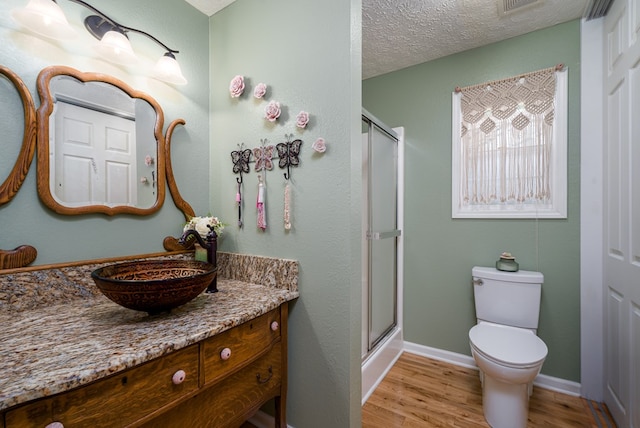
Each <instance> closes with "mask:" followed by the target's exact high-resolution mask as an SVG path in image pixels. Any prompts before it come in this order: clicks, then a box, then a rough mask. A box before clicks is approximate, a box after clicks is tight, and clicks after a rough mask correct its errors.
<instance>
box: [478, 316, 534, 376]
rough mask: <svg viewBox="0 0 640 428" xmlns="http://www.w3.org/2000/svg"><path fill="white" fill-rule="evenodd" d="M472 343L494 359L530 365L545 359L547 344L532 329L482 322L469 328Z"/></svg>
mask: <svg viewBox="0 0 640 428" xmlns="http://www.w3.org/2000/svg"><path fill="white" fill-rule="evenodd" d="M469 340H470V341H471V344H472V345H473V346H474V347H475V348H476V350H478V351H479V352H481V353H482V354H484V355H485V356H487V357H488V358H490V359H492V360H496V361H498V362H502V363H504V364H507V365H512V366H529V365H532V364H536V363H538V362H540V361H542V360H544V359H545V357H546V356H547V345H545V343H544V342H543V341H542V339H540V338H539V337H538V336H536V335H535V334H533V332H532V331H530V330H524V329H521V328H516V327H510V326H504V325H497V324H487V323H480V324H477V325H475V326H473V327H472V328H471V330H469Z"/></svg>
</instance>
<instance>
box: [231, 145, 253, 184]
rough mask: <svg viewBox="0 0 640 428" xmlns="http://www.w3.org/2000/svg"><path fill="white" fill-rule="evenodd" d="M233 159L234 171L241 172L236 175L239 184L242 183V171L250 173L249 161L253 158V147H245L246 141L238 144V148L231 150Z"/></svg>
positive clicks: (235, 172)
mask: <svg viewBox="0 0 640 428" xmlns="http://www.w3.org/2000/svg"><path fill="white" fill-rule="evenodd" d="M231 160H232V161H233V173H234V174H240V177H236V181H237V182H238V184H241V183H242V173H245V174H248V173H249V161H250V160H251V149H244V143H243V144H238V150H234V151H232V152H231Z"/></svg>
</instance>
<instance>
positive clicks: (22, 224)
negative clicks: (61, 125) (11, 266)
mask: <svg viewBox="0 0 640 428" xmlns="http://www.w3.org/2000/svg"><path fill="white" fill-rule="evenodd" d="M102 3H103V4H98V3H96V4H95V6H97V7H98V9H101V10H102V11H103V12H104V13H106V14H107V15H109V16H111V17H112V18H113V19H115V20H118V21H120V22H121V23H122V24H123V25H127V26H131V27H135V28H138V29H141V30H143V31H147V32H149V33H151V34H152V35H154V36H155V37H157V38H158V39H159V40H161V41H162V42H163V43H165V44H166V45H168V46H170V47H171V48H173V49H178V50H180V53H179V54H178V55H177V58H178V60H179V62H180V65H181V67H182V72H183V74H184V75H185V77H186V78H187V79H188V80H189V84H188V85H186V86H177V87H176V86H171V85H168V84H165V83H163V82H160V81H157V80H155V79H152V78H150V77H147V74H146V71H147V69H148V68H149V67H153V65H154V64H155V61H157V59H158V58H159V57H160V56H162V54H163V53H164V51H163V49H162V48H161V47H160V46H158V45H156V44H154V43H153V42H151V41H150V40H149V39H147V38H146V37H144V36H141V35H138V34H131V35H130V40H131V44H132V46H133V48H134V50H135V51H136V53H137V54H138V56H139V57H140V59H141V60H140V62H139V63H138V64H137V65H135V66H130V67H120V66H116V65H113V64H111V63H107V62H105V61H103V60H100V59H99V58H98V57H97V55H96V54H94V49H93V46H94V45H95V43H96V42H97V41H96V40H95V39H94V38H93V37H92V36H91V35H90V34H89V33H88V32H87V31H86V30H85V29H84V26H83V22H82V20H83V19H84V16H86V15H88V10H87V9H85V8H83V7H81V6H79V5H77V4H75V3H71V2H70V1H67V0H61V1H60V2H59V5H60V6H61V8H62V9H63V10H64V12H65V14H66V16H67V18H68V20H69V22H70V24H71V25H72V26H74V27H75V28H76V30H77V32H78V35H77V37H76V39H74V40H69V41H53V40H48V39H47V40H45V39H44V38H41V37H38V36H34V35H32V34H31V33H29V32H27V31H26V30H22V29H21V28H20V27H19V26H18V24H16V23H15V22H13V20H12V18H11V15H10V11H11V10H12V9H14V8H19V7H24V6H25V5H26V4H27V1H26V0H3V1H2V3H1V4H0V12H1V13H0V64H2V65H4V66H6V67H8V68H10V69H11V70H13V71H14V72H15V73H16V74H18V75H19V76H20V77H21V78H22V80H23V81H24V82H25V84H26V85H27V86H28V87H29V89H30V91H31V93H32V96H33V97H34V100H35V102H36V107H37V106H39V104H40V103H39V98H38V95H37V91H36V77H37V75H38V73H39V72H40V70H41V69H42V68H44V67H47V66H50V65H67V66H71V67H74V68H76V69H78V70H81V71H97V72H102V73H106V74H111V75H113V76H115V77H117V78H119V79H121V80H123V81H125V82H126V83H128V84H129V85H130V86H132V87H134V88H136V89H138V90H141V91H144V92H147V93H149V94H151V95H152V96H153V97H154V98H155V99H156V100H157V101H158V102H159V103H160V105H161V106H162V108H163V110H164V115H165V126H164V128H165V129H166V127H167V125H168V124H169V122H170V121H172V120H174V119H176V118H184V119H185V120H186V121H187V125H186V127H183V128H181V127H178V128H176V131H175V133H174V141H173V144H172V158H173V166H174V171H175V175H176V180H177V181H178V185H179V187H180V191H181V192H182V195H183V197H184V198H185V199H186V200H187V201H189V202H190V203H191V204H192V205H193V207H194V209H196V210H197V211H199V212H203V211H205V212H206V211H207V210H208V205H209V194H210V184H209V180H207V176H208V168H209V162H208V158H209V144H208V141H209V123H208V117H209V97H208V92H209V73H208V67H209V63H208V59H209V44H208V34H209V27H208V24H209V19H208V18H207V17H206V16H205V15H203V14H202V13H200V12H199V11H197V10H196V9H194V8H193V7H191V6H189V5H188V4H187V3H185V2H184V1H183V0H162V1H156V0H139V1H135V2H131V1H128V0H112V1H109V2H102ZM0 99H2V102H1V103H0V129H1V130H2V142H1V144H0V147H1V148H2V155H1V156H0V182H2V181H4V180H5V178H6V177H7V174H8V173H9V171H10V170H11V168H12V167H13V163H14V161H15V159H16V157H17V155H18V151H19V147H20V144H21V141H22V130H23V123H24V121H23V113H22V104H21V102H20V99H19V97H18V95H17V93H16V91H15V89H13V87H12V86H11V85H10V83H9V82H8V80H6V79H0ZM5 100H6V101H5ZM183 224H184V217H183V215H182V214H181V213H180V211H178V210H177V209H176V208H175V206H174V204H173V202H172V199H171V196H170V195H169V193H168V192H167V199H166V201H165V204H164V206H163V207H162V209H161V210H160V211H159V212H157V213H155V214H154V215H151V216H146V217H137V216H129V215H121V216H115V217H108V216H105V215H82V216H60V215H57V214H55V213H54V212H53V211H50V210H49V209H47V208H46V207H45V206H44V205H42V203H41V202H40V201H39V199H38V195H37V192H36V164H35V158H34V162H33V164H32V165H31V169H30V171H29V174H28V176H27V179H26V181H25V183H24V184H23V185H22V188H21V189H20V191H19V192H18V194H17V195H16V197H15V198H14V199H13V200H12V201H11V202H10V203H8V204H5V205H2V206H0V248H3V249H12V248H15V247H17V246H18V245H21V244H31V245H33V246H35V247H36V248H37V249H38V258H37V259H36V262H35V264H47V263H56V262H63V261H69V260H86V259H93V258H99V257H109V256H117V255H129V254H140V253H150V252H156V251H163V247H162V240H163V238H164V237H165V236H168V235H172V236H178V235H179V234H180V233H181V231H182V225H183Z"/></svg>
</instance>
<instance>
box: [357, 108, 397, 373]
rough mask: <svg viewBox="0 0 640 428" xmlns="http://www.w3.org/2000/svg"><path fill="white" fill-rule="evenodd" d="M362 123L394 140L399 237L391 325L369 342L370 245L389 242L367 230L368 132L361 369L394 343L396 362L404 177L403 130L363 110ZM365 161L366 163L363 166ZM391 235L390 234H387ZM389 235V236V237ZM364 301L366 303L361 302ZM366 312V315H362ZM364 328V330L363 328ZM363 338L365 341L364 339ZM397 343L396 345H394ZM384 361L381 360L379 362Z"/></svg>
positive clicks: (365, 166) (364, 176) (367, 143)
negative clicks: (380, 240) (373, 127)
mask: <svg viewBox="0 0 640 428" xmlns="http://www.w3.org/2000/svg"><path fill="white" fill-rule="evenodd" d="M362 120H363V121H366V122H368V124H369V128H371V127H372V126H375V127H377V128H378V130H379V131H382V132H383V133H384V134H387V135H388V136H389V137H391V138H392V139H394V140H395V141H396V143H395V144H396V165H395V172H396V191H395V199H396V201H395V202H396V215H395V223H396V231H398V232H399V233H397V234H396V235H394V237H395V238H394V239H395V256H396V260H395V275H394V279H395V290H394V305H393V309H394V321H395V322H394V323H393V324H392V325H391V326H389V327H388V328H387V329H386V331H384V332H383V333H382V334H381V335H380V337H379V338H377V340H375V341H372V340H371V338H370V334H371V323H372V320H371V317H372V314H371V301H370V297H369V296H370V294H371V280H370V278H371V259H370V248H371V246H370V241H371V240H372V239H376V238H383V239H384V238H385V237H386V238H387V239H389V238H388V237H387V236H386V235H389V233H382V234H379V233H377V232H376V231H371V230H370V227H371V212H370V211H371V210H370V202H371V198H370V191H371V189H370V176H369V174H370V173H371V171H370V163H369V161H370V158H369V156H370V144H371V138H370V132H368V133H367V134H368V137H367V141H366V147H363V149H364V150H365V151H366V152H365V155H366V158H365V159H363V175H362V179H363V193H364V198H363V210H364V216H363V218H364V219H365V220H366V221H365V222H363V236H364V237H365V239H364V243H363V246H364V247H363V266H364V268H363V317H362V322H363V340H362V348H363V349H362V360H363V365H364V364H366V363H367V362H368V360H370V359H372V356H373V355H374V354H375V353H376V352H377V350H378V348H382V347H383V346H385V343H386V342H396V343H394V344H393V346H391V347H392V348H394V350H393V351H392V352H391V354H394V359H395V358H397V357H395V354H397V353H398V352H397V351H398V349H396V348H398V347H401V346H402V340H403V339H402V233H401V231H402V228H403V221H402V219H403V212H402V206H403V191H404V182H403V176H404V170H403V164H404V147H403V142H404V141H403V140H404V129H403V128H401V127H400V128H393V129H391V128H389V127H387V126H386V125H385V124H384V123H382V122H381V121H380V120H378V119H377V118H376V117H375V116H373V115H372V114H371V113H369V112H367V111H366V110H364V109H363V111H362ZM364 144H365V142H364V141H363V145H364ZM365 160H366V163H365V162H364V161H365ZM389 232H391V231H389ZM391 234H393V233H391ZM380 235H385V236H380ZM364 299H366V301H365V300H364ZM365 304H366V310H365ZM364 312H366V313H364ZM364 327H366V328H364ZM365 336H366V337H365ZM398 340H399V342H398ZM365 347H366V351H365ZM383 359H385V358H383Z"/></svg>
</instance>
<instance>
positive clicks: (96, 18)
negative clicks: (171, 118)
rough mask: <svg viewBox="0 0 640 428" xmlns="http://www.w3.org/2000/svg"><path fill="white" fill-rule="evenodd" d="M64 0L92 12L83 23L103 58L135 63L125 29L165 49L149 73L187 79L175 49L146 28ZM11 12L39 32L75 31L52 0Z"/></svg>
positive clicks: (56, 35) (61, 35)
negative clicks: (127, 24) (131, 25)
mask: <svg viewBox="0 0 640 428" xmlns="http://www.w3.org/2000/svg"><path fill="white" fill-rule="evenodd" d="M68 1H70V2H72V3H77V4H79V5H82V6H84V7H86V8H87V9H89V10H90V11H91V12H93V13H94V14H95V15H89V16H88V17H87V18H85V20H84V26H85V28H86V29H87V31H88V32H89V33H91V35H92V36H94V37H95V38H96V39H98V40H100V43H99V44H98V47H97V49H98V51H99V52H100V54H101V55H102V57H103V58H105V59H106V60H108V61H110V62H115V63H117V64H124V65H127V64H132V63H135V62H136V61H137V57H136V54H135V53H134V51H133V48H132V47H131V43H130V42H129V38H128V36H127V33H138V34H142V35H144V36H146V37H148V38H150V39H151V40H153V41H154V42H156V43H157V44H159V45H160V46H162V47H163V48H164V49H165V51H166V53H165V54H164V55H163V56H162V57H161V58H160V60H159V61H158V62H157V64H156V66H155V68H154V70H153V77H155V78H156V79H158V80H162V81H164V82H168V83H171V84H174V85H185V84H186V83H187V79H185V77H184V76H183V75H182V71H181V70H180V64H178V61H177V60H176V57H175V54H177V53H178V51H177V50H175V49H171V48H169V47H168V46H167V45H165V44H164V43H162V42H161V41H160V40H158V39H157V38H155V37H154V36H152V35H151V34H149V33H147V32H144V31H142V30H138V29H136V28H132V27H127V26H124V25H122V24H119V23H118V22H116V21H114V20H113V19H111V18H110V17H108V16H107V15H105V14H104V13H102V12H101V11H99V10H98V9H96V8H95V7H93V6H91V5H90V4H88V3H87V2H85V1H83V0H68ZM11 15H12V16H13V18H14V19H15V20H16V21H17V22H18V23H20V24H21V25H23V26H24V27H26V28H27V29H29V30H31V31H33V32H34V33H36V34H39V35H41V36H45V37H49V38H52V39H58V40H59V39H69V38H72V37H73V36H74V35H75V34H76V31H75V30H74V29H73V27H71V26H70V25H69V22H68V21H67V19H66V17H65V15H64V12H63V11H62V9H61V8H60V6H59V5H58V4H57V3H56V0H29V3H28V4H27V6H26V7H24V8H22V9H15V10H13V11H12V12H11Z"/></svg>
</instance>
